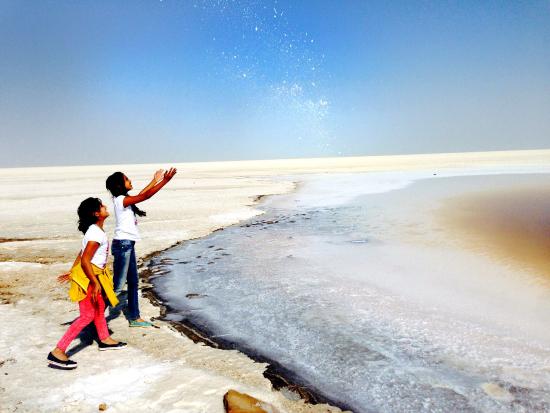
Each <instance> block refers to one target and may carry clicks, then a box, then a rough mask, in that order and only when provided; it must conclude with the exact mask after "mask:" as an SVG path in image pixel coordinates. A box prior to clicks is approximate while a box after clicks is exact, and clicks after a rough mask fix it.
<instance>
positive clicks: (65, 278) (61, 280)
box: [57, 251, 80, 283]
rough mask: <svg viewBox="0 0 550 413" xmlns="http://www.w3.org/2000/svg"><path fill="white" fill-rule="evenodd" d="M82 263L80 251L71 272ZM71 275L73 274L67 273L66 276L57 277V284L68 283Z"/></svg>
mask: <svg viewBox="0 0 550 413" xmlns="http://www.w3.org/2000/svg"><path fill="white" fill-rule="evenodd" d="M79 262H80V251H79V252H78V255H77V256H76V258H75V260H74V262H73V265H71V270H72V269H73V268H74V267H76V266H77V265H78V263H79ZM70 275H71V272H70V271H69V272H66V273H64V274H61V275H60V276H58V277H57V282H60V283H64V282H67V281H69V276H70Z"/></svg>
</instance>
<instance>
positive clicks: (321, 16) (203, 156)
mask: <svg viewBox="0 0 550 413" xmlns="http://www.w3.org/2000/svg"><path fill="white" fill-rule="evenodd" d="M549 114H550V2H549V1H531V2H524V1H514V2H505V1H498V2H497V1H486V2H480V1H417V2H414V1H407V2H399V1H392V2H370V1H336V0H334V1H300V2H296V1H280V0H277V1H274V0H270V1H267V0H266V1H254V0H247V1H229V0H218V1H208V0H202V1H169V0H163V1H39V2H36V1H21V0H19V1H8V0H0V142H1V143H0V145H1V151H0V166H7V167H11V166H32V165H74V164H102V163H144V162H186V161H209V160H239V159H273V158H295V157H317V156H348V155H377V154H401V153H430V152H460V151H478V150H508V149H535V148H550V115H549Z"/></svg>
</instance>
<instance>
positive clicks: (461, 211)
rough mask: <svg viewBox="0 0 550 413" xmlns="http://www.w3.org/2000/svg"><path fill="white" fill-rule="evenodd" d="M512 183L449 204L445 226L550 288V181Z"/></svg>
mask: <svg viewBox="0 0 550 413" xmlns="http://www.w3.org/2000/svg"><path fill="white" fill-rule="evenodd" d="M545 181H546V179H540V180H539V182H534V183H524V182H518V183H512V184H510V185H508V186H507V187H505V188H503V187H502V186H498V187H494V188H486V189H483V190H480V191H475V192H469V193H466V194H461V195H459V196H454V197H451V198H448V199H446V200H445V201H444V202H443V206H442V208H441V210H440V211H441V213H442V214H441V220H442V223H443V225H445V226H448V227H449V229H451V230H453V231H456V233H457V234H458V235H460V238H461V239H462V241H463V244H464V246H466V247H467V248H470V249H474V250H476V251H478V252H480V253H484V254H487V255H489V256H492V257H494V258H495V259H498V260H500V261H503V262H505V263H506V264H508V265H514V266H518V267H521V268H522V269H527V270H529V271H530V272H532V273H533V274H534V275H536V276H537V278H538V280H539V281H542V282H544V283H545V284H549V283H550V180H548V181H546V182H545Z"/></svg>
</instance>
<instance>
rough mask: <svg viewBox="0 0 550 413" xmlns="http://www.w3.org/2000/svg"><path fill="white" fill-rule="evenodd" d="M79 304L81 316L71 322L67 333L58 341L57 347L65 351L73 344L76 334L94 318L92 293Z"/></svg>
mask: <svg viewBox="0 0 550 413" xmlns="http://www.w3.org/2000/svg"><path fill="white" fill-rule="evenodd" d="M78 305H79V307H80V317H78V318H77V319H76V320H75V321H74V322H73V323H72V324H71V326H70V327H69V329H68V330H67V332H66V333H65V335H64V336H63V337H61V340H59V343H57V347H58V348H59V349H60V350H62V351H63V352H65V351H66V350H67V347H69V344H71V342H72V341H73V340H74V339H75V338H76V336H78V335H79V334H80V332H81V331H82V330H83V329H84V327H86V326H87V325H88V324H90V323H91V322H92V320H93V319H94V315H95V309H94V306H93V305H92V299H91V295H90V294H88V295H87V296H86V298H85V299H84V300H82V301H80V302H79V303H78Z"/></svg>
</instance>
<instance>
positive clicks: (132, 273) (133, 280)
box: [127, 246, 140, 320]
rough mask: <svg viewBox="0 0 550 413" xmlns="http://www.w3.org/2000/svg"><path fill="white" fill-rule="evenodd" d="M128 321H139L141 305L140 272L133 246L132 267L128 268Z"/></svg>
mask: <svg viewBox="0 0 550 413" xmlns="http://www.w3.org/2000/svg"><path fill="white" fill-rule="evenodd" d="M127 280H128V319H130V320H137V319H138V318H140V315H139V303H138V284H139V279H138V272H137V263H136V251H135V250H134V247H133V246H132V253H131V256H130V265H129V266H128V279H127Z"/></svg>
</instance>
